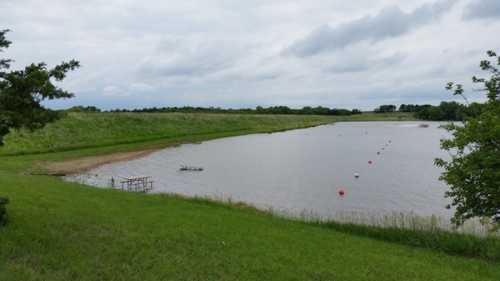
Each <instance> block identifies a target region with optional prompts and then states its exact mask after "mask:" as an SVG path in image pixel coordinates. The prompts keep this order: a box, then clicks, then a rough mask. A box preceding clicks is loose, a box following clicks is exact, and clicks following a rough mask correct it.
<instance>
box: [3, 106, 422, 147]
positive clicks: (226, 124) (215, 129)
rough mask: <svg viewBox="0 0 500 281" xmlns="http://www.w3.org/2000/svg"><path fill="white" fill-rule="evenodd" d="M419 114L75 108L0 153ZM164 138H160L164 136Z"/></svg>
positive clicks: (18, 136)
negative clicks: (78, 110) (82, 110)
mask: <svg viewBox="0 0 500 281" xmlns="http://www.w3.org/2000/svg"><path fill="white" fill-rule="evenodd" d="M398 120H414V119H413V117H412V115H411V114H408V113H392V114H374V113H366V114H360V115H352V116H315V115H314V116H308V115H306V116H299V115H250V114H243V115H238V114H194V113H193V114H189V113H90V114H89V113H69V114H68V115H67V116H66V117H65V118H62V119H61V120H59V121H57V122H55V123H52V124H49V125H47V126H46V127H45V128H44V129H42V130H37V131H34V132H30V131H27V130H21V131H13V132H11V133H10V134H8V135H7V137H6V138H5V146H3V147H0V155H7V154H8V155H15V154H26V153H40V152H55V151H63V150H71V149H81V148H88V147H99V146H108V145H118V144H127V143H144V142H154V141H156V140H161V141H164V140H167V139H182V138H184V139H185V138H196V137H199V136H205V135H212V136H213V137H217V135H221V136H226V135H243V134H250V133H265V132H275V131H280V130H289V129H297V128H304V127H311V126H317V125H321V124H327V123H332V122H335V121H398ZM161 141H160V142H161Z"/></svg>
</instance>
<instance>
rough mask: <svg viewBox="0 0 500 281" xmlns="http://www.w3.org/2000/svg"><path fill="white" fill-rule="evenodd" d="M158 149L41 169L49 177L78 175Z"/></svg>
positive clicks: (92, 158)
mask: <svg viewBox="0 0 500 281" xmlns="http://www.w3.org/2000/svg"><path fill="white" fill-rule="evenodd" d="M157 150H158V149H147V150H139V151H130V152H118V153H112V154H107V155H99V156H88V157H83V158H78V159H74V160H66V161H60V162H43V163H40V164H39V166H40V169H41V170H42V171H43V172H44V173H46V174H49V175H56V176H64V175H71V174H78V173H81V172H85V171H88V170H91V169H93V168H96V167H99V166H101V165H104V164H109V163H113V162H121V161H128V160H133V159H137V158H141V157H144V156H147V155H149V154H151V153H153V152H155V151H157Z"/></svg>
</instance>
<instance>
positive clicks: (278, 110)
mask: <svg viewBox="0 0 500 281" xmlns="http://www.w3.org/2000/svg"><path fill="white" fill-rule="evenodd" d="M76 108H78V109H80V110H81V111H85V112H90V111H89V109H88V107H87V108H83V107H76ZM97 110H98V109H97ZM73 111H75V110H73ZM94 112H96V111H94ZM110 112H143V113H166V112H182V113H236V114H299V115H353V114H361V110H359V109H353V110H349V109H343V108H328V107H322V106H317V107H311V106H305V107H303V108H300V109H297V108H290V107H288V106H271V107H262V106H257V107H256V108H240V109H231V108H220V107H192V106H184V107H149V108H141V109H132V110H129V109H114V110H110Z"/></svg>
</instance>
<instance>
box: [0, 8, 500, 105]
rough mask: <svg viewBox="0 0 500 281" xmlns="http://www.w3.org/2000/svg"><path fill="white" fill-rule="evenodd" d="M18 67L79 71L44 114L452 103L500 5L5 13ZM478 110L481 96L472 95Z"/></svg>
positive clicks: (497, 43)
mask: <svg viewBox="0 0 500 281" xmlns="http://www.w3.org/2000/svg"><path fill="white" fill-rule="evenodd" d="M0 11H2V17H1V18H0V29H4V28H8V29H11V30H12V32H11V33H9V35H8V36H9V39H11V41H13V45H12V47H11V48H10V49H9V50H7V51H6V52H4V53H2V55H3V56H6V57H10V58H13V59H15V60H16V62H15V64H14V68H19V67H22V66H23V65H26V64H28V63H31V62H39V61H45V62H47V63H49V65H54V64H57V63H59V62H61V61H63V60H69V59H72V58H74V59H77V60H79V61H80V62H81V64H82V66H83V67H82V68H81V69H79V70H78V71H76V72H74V73H72V74H71V75H70V77H68V79H67V80H66V81H65V82H64V83H63V86H64V87H65V88H67V89H69V90H71V91H73V92H74V93H75V94H76V98H74V99H71V100H66V101H57V102H50V103H48V105H49V106H51V107H54V108H61V107H67V106H71V105H97V106H99V107H101V108H105V109H109V108H116V107H127V108H135V107H146V106H147V107H150V106H179V105H194V106H221V107H253V106H256V105H264V106H269V105H278V104H280V105H288V106H292V107H301V106H306V105H312V106H315V105H324V106H329V107H345V108H362V109H371V108H373V107H375V106H376V105H379V104H384V103H393V104H400V103H433V104H434V103H438V102H439V101H441V100H447V99H450V97H449V94H448V93H447V92H446V91H444V85H445V83H446V82H448V81H459V82H463V83H464V84H465V88H466V89H467V90H472V88H473V87H472V85H471V84H470V83H469V81H470V77H471V76H472V75H473V74H480V71H478V62H479V61H480V60H481V59H482V58H484V54H485V51H486V50H488V49H493V50H497V51H500V36H499V32H498V31H499V30H500V1H499V0H400V1H397V0H350V1H345V0H300V1H285V0H276V1H271V0H253V1H251V0H247V1H236V0H233V1H231V0H199V1H194V0H183V1H168V0H143V1H132V0H86V1H81V0H0ZM469 95H470V98H471V99H473V100H474V99H475V98H478V97H479V95H478V94H477V93H469Z"/></svg>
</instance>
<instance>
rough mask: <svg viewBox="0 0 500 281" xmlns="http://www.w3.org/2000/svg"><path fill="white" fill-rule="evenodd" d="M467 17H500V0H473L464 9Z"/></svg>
mask: <svg viewBox="0 0 500 281" xmlns="http://www.w3.org/2000/svg"><path fill="white" fill-rule="evenodd" d="M463 16H464V18H465V19H490V18H498V17H500V1H498V0H473V1H472V2H470V3H469V4H468V5H467V6H466V7H465V10H464V15H463Z"/></svg>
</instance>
